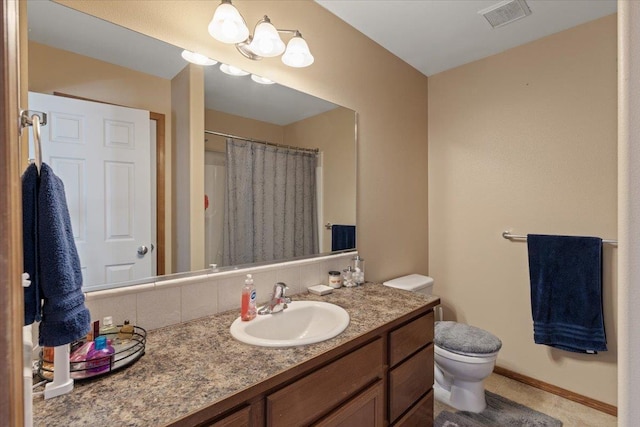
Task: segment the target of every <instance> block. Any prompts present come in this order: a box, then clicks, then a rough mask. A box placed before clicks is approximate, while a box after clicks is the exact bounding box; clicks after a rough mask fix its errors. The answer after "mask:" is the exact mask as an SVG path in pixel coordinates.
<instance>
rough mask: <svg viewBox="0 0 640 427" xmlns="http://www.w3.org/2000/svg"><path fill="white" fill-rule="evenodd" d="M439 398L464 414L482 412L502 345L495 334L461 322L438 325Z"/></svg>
mask: <svg viewBox="0 0 640 427" xmlns="http://www.w3.org/2000/svg"><path fill="white" fill-rule="evenodd" d="M434 344H435V345H434V381H435V384H434V387H433V389H434V395H435V398H436V399H437V400H438V401H440V402H442V403H445V404H447V405H449V406H452V407H454V408H456V409H459V410H461V411H470V412H482V411H483V410H484V409H485V408H486V406H487V403H486V400H485V393H484V381H485V379H486V378H487V377H488V376H489V375H491V372H493V368H494V366H495V363H496V359H497V358H498V352H499V350H500V347H502V342H501V341H500V340H499V339H498V338H497V337H496V336H495V335H493V334H491V333H489V332H487V331H484V330H482V329H480V328H476V327H474V326H470V325H465V324H463V323H457V322H436V328H435V343H434Z"/></svg>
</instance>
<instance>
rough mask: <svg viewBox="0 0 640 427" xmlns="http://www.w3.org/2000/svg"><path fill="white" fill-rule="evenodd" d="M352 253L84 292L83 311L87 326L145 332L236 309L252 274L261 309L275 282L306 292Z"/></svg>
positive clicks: (292, 290)
mask: <svg viewBox="0 0 640 427" xmlns="http://www.w3.org/2000/svg"><path fill="white" fill-rule="evenodd" d="M356 254H357V252H348V253H341V254H337V255H328V256H322V257H317V258H309V259H304V260H299V261H288V262H283V263H278V264H270V265H265V266H258V267H251V268H244V269H238V270H232V271H225V272H220V273H210V274H205V275H201V276H193V277H186V278H180V279H168V280H163V281H158V282H152V283H145V284H141V285H134V286H129V287H125V288H115V289H109V290H104V291H95V292H88V293H87V294H86V305H87V307H88V308H89V311H90V312H91V320H92V321H93V320H100V321H102V319H103V318H104V317H105V316H112V317H113V321H114V322H115V323H116V324H122V323H123V322H124V320H125V319H126V320H129V321H130V322H131V323H132V324H134V325H138V326H141V327H143V328H145V329H146V330H147V331H149V330H152V329H157V328H161V327H163V326H168V325H174V324H177V323H181V322H186V321H189V320H193V319H197V318H199V317H204V316H210V315H212V314H216V313H219V312H223V311H227V310H232V309H238V310H239V309H240V295H241V290H242V286H243V284H244V278H245V276H246V275H247V274H249V273H250V274H252V275H253V279H254V284H255V286H256V290H257V293H258V303H259V304H261V303H264V302H265V301H266V300H267V299H268V298H269V295H270V293H271V290H272V289H273V285H274V283H276V282H284V283H286V284H287V286H288V287H289V291H288V294H289V295H295V294H298V293H302V292H307V287H309V286H313V285H317V284H319V283H324V284H326V282H327V273H328V271H329V270H343V269H344V268H346V267H347V265H349V263H350V261H351V258H353V256H354V255H356Z"/></svg>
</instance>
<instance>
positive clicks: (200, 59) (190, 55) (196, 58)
mask: <svg viewBox="0 0 640 427" xmlns="http://www.w3.org/2000/svg"><path fill="white" fill-rule="evenodd" d="M182 58H183V59H184V60H185V61H189V62H191V63H192V64H196V65H204V66H209V65H215V64H217V63H218V61H216V60H213V59H211V58H209V57H207V56H204V55H202V54H200V53H197V52H191V51H190V50H186V49H185V50H183V51H182Z"/></svg>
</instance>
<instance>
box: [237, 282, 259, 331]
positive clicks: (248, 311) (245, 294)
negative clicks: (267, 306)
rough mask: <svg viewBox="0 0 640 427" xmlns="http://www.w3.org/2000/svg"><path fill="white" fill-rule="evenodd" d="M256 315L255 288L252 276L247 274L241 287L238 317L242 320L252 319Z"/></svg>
mask: <svg viewBox="0 0 640 427" xmlns="http://www.w3.org/2000/svg"><path fill="white" fill-rule="evenodd" d="M255 317H256V288H255V286H253V277H252V276H251V274H247V278H246V280H245V281H244V286H243V287H242V303H241V305H240V318H241V319H242V320H244V321H249V320H253V319H254V318H255Z"/></svg>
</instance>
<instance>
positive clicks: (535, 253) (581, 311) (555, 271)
mask: <svg viewBox="0 0 640 427" xmlns="http://www.w3.org/2000/svg"><path fill="white" fill-rule="evenodd" d="M527 246H528V249H529V277H530V279H531V312H532V315H533V329H534V341H535V342H536V343H537V344H546V345H549V346H552V347H556V348H560V349H562V350H567V351H572V352H576V353H591V354H593V353H597V352H598V351H606V350H607V339H606V336H605V331H604V317H603V314H602V239H599V238H597V237H573V236H545V235H535V234H529V235H527Z"/></svg>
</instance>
